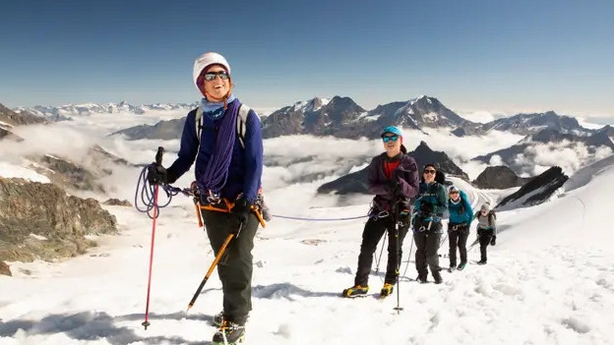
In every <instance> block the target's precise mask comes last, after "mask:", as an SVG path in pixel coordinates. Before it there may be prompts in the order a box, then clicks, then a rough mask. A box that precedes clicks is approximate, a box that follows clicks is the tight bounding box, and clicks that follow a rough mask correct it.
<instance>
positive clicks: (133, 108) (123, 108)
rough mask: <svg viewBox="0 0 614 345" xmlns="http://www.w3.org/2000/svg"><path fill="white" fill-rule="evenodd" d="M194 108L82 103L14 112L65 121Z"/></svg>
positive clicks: (22, 109) (159, 104)
mask: <svg viewBox="0 0 614 345" xmlns="http://www.w3.org/2000/svg"><path fill="white" fill-rule="evenodd" d="M195 107H196V103H192V104H188V103H154V104H142V105H132V104H130V103H128V102H126V101H121V102H119V103H105V104H95V103H84V104H67V105H62V106H59V107H53V106H41V105H37V106H35V107H32V108H23V107H20V108H16V109H15V111H27V112H29V113H31V114H34V115H37V116H42V117H46V118H50V119H53V120H56V121H57V120H65V119H67V117H72V116H80V115H92V114H117V113H132V114H144V113H146V112H149V111H155V110H177V109H182V110H184V109H185V110H191V109H194V108H195Z"/></svg>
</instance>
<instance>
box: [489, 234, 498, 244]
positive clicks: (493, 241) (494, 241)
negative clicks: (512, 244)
mask: <svg viewBox="0 0 614 345" xmlns="http://www.w3.org/2000/svg"><path fill="white" fill-rule="evenodd" d="M495 244H497V236H493V237H492V238H491V239H490V245H491V246H494V245H495Z"/></svg>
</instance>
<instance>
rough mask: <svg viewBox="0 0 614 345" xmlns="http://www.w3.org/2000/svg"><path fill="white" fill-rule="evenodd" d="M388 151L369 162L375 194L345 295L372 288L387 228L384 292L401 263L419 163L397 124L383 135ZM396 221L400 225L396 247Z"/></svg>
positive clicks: (389, 286) (361, 293)
mask: <svg viewBox="0 0 614 345" xmlns="http://www.w3.org/2000/svg"><path fill="white" fill-rule="evenodd" d="M381 137H382V140H383V142H384V148H385V149H386V152H384V153H382V154H380V155H378V156H376V157H374V158H373V159H372V160H371V164H369V166H368V168H367V171H368V183H369V191H370V192H371V193H373V194H375V197H374V198H373V202H372V209H371V212H370V218H369V220H367V223H366V224H365V227H364V230H363V233H362V244H361V246H360V254H359V256H358V269H357V270H356V277H355V278H354V286H352V287H350V288H347V289H345V290H343V296H346V297H355V296H358V295H364V294H366V293H367V292H368V291H369V285H368V282H369V273H370V272H371V265H372V263H373V253H375V249H376V247H377V244H378V243H379V241H380V240H381V238H382V236H383V235H384V233H386V231H388V239H389V241H388V264H387V266H386V277H385V279H384V287H383V288H382V289H381V295H382V296H387V295H389V294H390V293H392V289H393V286H394V284H395V282H396V279H397V275H398V265H399V263H400V262H401V256H402V253H401V249H400V248H401V247H402V245H403V239H404V237H405V235H406V234H407V230H408V228H409V221H410V211H409V209H410V202H409V200H410V199H412V198H414V197H415V196H416V194H417V193H418V183H419V177H418V166H417V164H416V161H415V160H414V159H413V158H412V157H411V156H409V155H407V150H406V149H405V147H404V146H403V133H402V132H401V130H400V129H399V128H397V127H393V126H390V127H386V128H384V130H383V131H382V134H381ZM397 221H398V222H399V223H400V224H402V225H400V226H399V233H398V247H397V232H396V225H397V224H396V223H397Z"/></svg>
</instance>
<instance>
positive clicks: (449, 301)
mask: <svg viewBox="0 0 614 345" xmlns="http://www.w3.org/2000/svg"><path fill="white" fill-rule="evenodd" d="M116 140H119V139H116ZM275 140H276V143H277V144H276V145H279V151H277V152H278V154H282V153H283V151H282V150H283V149H286V150H287V154H288V155H289V156H292V155H294V156H295V155H296V152H295V151H293V150H290V149H288V148H287V147H286V146H288V145H283V142H282V140H280V138H276V139H275ZM297 140H300V137H298V138H297V137H292V138H289V139H288V143H292V144H294V145H299V144H298V142H297ZM158 144H159V143H158V142H155V143H152V142H134V143H130V144H126V143H125V142H124V143H122V144H121V145H125V147H124V148H123V149H124V150H126V151H124V152H131V151H129V149H128V148H130V150H133V151H132V152H133V154H131V155H126V156H127V157H138V159H139V160H141V159H142V157H143V155H144V154H145V155H146V156H147V157H153V152H152V151H148V150H147V149H143V148H145V147H151V146H157V145H158ZM175 145H176V144H175ZM314 145H315V144H314V143H313V142H311V145H310V149H311V150H314V149H315V148H314ZM325 146H326V148H329V147H330V145H329V144H327V145H325ZM267 147H268V148H269V149H270V148H272V147H271V146H270V145H269V146H267ZM343 154H347V152H343ZM167 159H168V160H170V159H171V157H168V158H167ZM165 162H166V160H165ZM610 163H614V162H610ZM7 169H8V168H7ZM599 171H600V173H599V174H598V175H596V176H594V177H593V178H592V179H590V181H588V182H587V183H586V184H584V185H583V186H582V187H580V188H576V189H574V190H572V191H569V192H567V194H566V195H564V196H563V197H561V198H559V199H556V200H554V201H552V202H548V203H545V204H542V205H540V206H535V207H531V208H525V209H518V210H512V211H503V212H499V213H498V218H497V219H498V226H499V236H498V241H497V245H496V246H494V247H492V246H491V247H489V260H488V265H486V266H478V265H474V264H473V263H474V262H475V261H476V260H477V259H479V254H478V251H477V249H476V248H475V247H474V248H472V249H471V250H470V251H469V259H470V264H469V265H468V267H467V268H466V269H465V271H463V272H455V273H453V274H447V273H445V275H444V276H443V278H444V283H443V284H441V285H435V284H424V285H420V284H417V283H415V282H409V281H408V279H407V278H414V277H415V276H416V271H415V268H414V266H413V252H414V250H415V246H413V244H412V241H411V237H408V238H407V239H406V241H405V244H404V246H403V250H404V256H403V257H404V259H403V264H402V266H401V273H402V278H401V284H400V286H398V287H397V290H395V293H394V294H393V296H391V297H389V298H388V299H385V300H378V299H374V298H365V299H358V300H348V299H343V298H339V294H340V292H341V291H342V289H343V288H346V287H349V286H351V285H352V284H353V278H354V273H355V270H356V261H357V256H358V252H359V247H360V240H361V233H362V229H363V226H364V221H365V218H364V217H363V218H357V219H354V220H347V221H340V220H338V218H342V217H361V216H364V215H365V214H366V212H367V211H368V209H369V205H368V203H369V200H370V198H369V197H364V198H363V197H359V198H356V199H351V200H344V201H343V204H344V205H347V206H339V204H340V203H339V200H338V199H337V198H336V197H330V196H321V195H316V194H315V190H316V189H317V186H319V185H321V184H322V182H323V181H321V180H319V181H314V182H308V183H294V184H290V185H288V184H284V183H282V182H280V181H279V180H280V179H279V178H280V176H284V174H291V170H290V169H286V168H285V167H274V168H266V169H265V179H264V181H263V183H264V185H265V186H268V187H267V188H265V195H266V200H267V203H268V204H269V206H270V207H271V210H272V212H273V213H274V215H277V216H278V217H276V218H274V219H273V221H271V222H270V223H269V224H268V225H267V227H266V228H265V229H261V230H260V231H259V233H258V235H257V240H256V244H255V249H254V252H253V254H254V279H253V311H252V313H251V317H250V319H249V322H248V324H247V338H246V344H322V343H326V344H354V343H357V344H389V343H394V344H611V342H612V339H614V319H612V317H611V315H612V313H613V312H614V298H612V296H613V293H614V253H613V252H612V250H611V243H613V242H612V241H614V233H613V232H612V231H611V227H610V226H609V219H608V217H607V214H608V212H609V211H610V206H609V202H608V200H609V198H610V197H611V195H613V193H614V168H613V165H612V164H606V163H604V165H603V166H602V167H601V168H599ZM138 172H139V171H137V170H134V171H133V173H134V174H133V175H132V176H130V175H122V177H121V179H120V180H117V181H114V183H116V184H117V185H118V186H123V188H119V189H118V190H120V191H121V193H122V194H121V195H120V197H121V198H123V197H128V198H129V197H130V196H131V194H132V193H133V188H134V182H135V181H136V177H137V174H138ZM189 181H190V177H189V176H185V177H183V178H182V179H180V180H179V181H178V183H177V185H178V186H181V187H184V186H187V183H189ZM454 183H455V184H457V185H458V186H459V187H460V188H462V189H466V190H467V191H468V194H469V195H470V197H471V198H472V200H473V203H474V205H476V206H477V205H479V204H480V203H481V202H483V201H485V200H487V201H493V202H494V201H496V199H497V198H498V197H499V196H498V195H494V194H490V192H487V191H479V190H473V189H471V188H470V186H468V185H463V183H462V181H461V180H455V181H454ZM107 208H108V209H109V210H110V211H111V212H112V213H113V214H115V215H116V216H117V217H118V220H119V222H120V224H121V226H122V229H123V232H122V233H121V234H120V235H119V236H115V237H104V238H99V239H98V240H99V241H100V246H99V247H98V248H96V249H95V250H93V251H91V252H89V253H88V254H87V255H84V256H80V257H77V258H74V259H71V260H69V261H65V262H57V263H46V262H34V263H9V264H11V269H12V271H13V274H14V277H12V278H9V277H4V276H0V344H2V345H16V344H20V345H22V344H26V345H27V344H50V345H56V344H62V345H71V344H93V345H102V344H104V345H108V344H113V345H119V344H122V345H128V344H130V345H144V344H161V345H162V344H173V345H176V344H189V345H197V344H200V345H203V344H210V342H209V341H210V339H211V336H212V334H213V333H214V332H215V328H213V327H211V326H209V325H208V322H209V321H210V320H211V318H212V315H214V314H215V313H217V312H218V311H219V310H220V309H221V297H222V292H221V286H220V282H219V280H218V279H217V276H216V274H214V275H213V276H212V277H211V279H210V280H209V281H208V282H207V284H206V286H205V289H204V291H203V293H202V294H201V295H200V296H199V297H198V300H197V302H196V304H195V306H194V307H193V308H192V309H191V310H190V312H189V313H186V312H185V310H186V307H187V304H188V302H189V301H190V298H191V297H192V295H193V294H194V292H195V290H196V288H197V286H198V284H199V283H200V281H201V280H202V278H203V276H204V274H205V273H206V271H207V269H208V268H209V265H210V264H211V262H212V260H213V254H212V253H211V250H210V246H209V243H208V240H207V238H206V235H205V234H204V233H203V231H202V229H199V228H198V227H197V225H196V219H195V215H194V207H193V204H192V203H191V201H190V200H189V199H188V198H185V197H182V196H180V195H179V196H177V197H175V199H173V201H172V204H171V207H167V208H164V209H162V211H161V216H160V218H159V219H158V222H157V228H156V237H155V252H154V266H153V280H152V286H151V294H152V295H151V303H150V315H149V319H150V322H151V326H150V327H149V328H148V329H147V330H144V329H143V327H142V326H141V322H142V321H143V320H144V311H145V294H146V289H147V273H148V272H147V269H148V263H149V261H148V260H149V245H150V243H151V234H152V232H151V226H152V223H151V220H150V219H149V218H147V217H146V216H145V215H143V214H141V213H138V212H137V211H135V210H133V209H128V208H123V207H118V206H107ZM279 216H294V217H304V218H305V219H304V220H292V219H284V218H281V217H279ZM316 219H329V220H331V221H326V222H324V221H315V220H316ZM335 219H337V220H336V221H332V220H335ZM473 239H475V229H472V232H471V235H470V242H471V241H473ZM381 245H382V243H380V247H381ZM446 246H447V243H444V248H442V249H441V250H440V254H443V253H446V252H447V250H446V248H445V247H446ZM376 255H377V256H378V257H379V248H378V250H377V251H376ZM385 256H386V253H385V251H384V257H383V258H381V262H380V264H379V273H375V268H376V263H377V262H378V261H377V260H374V267H373V269H374V273H373V274H372V275H371V277H370V286H371V292H373V293H376V292H377V291H378V290H379V288H380V287H381V285H382V284H383V273H382V270H384V266H385V265H384V262H385ZM440 263H441V265H442V266H443V267H447V265H448V261H447V259H445V258H442V259H441V260H440ZM396 291H399V295H398V296H399V300H398V301H399V304H400V306H401V307H403V308H404V310H403V311H401V312H400V313H398V314H397V312H396V311H395V310H394V309H393V308H394V307H396V306H397V295H396Z"/></svg>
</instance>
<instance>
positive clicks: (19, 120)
mask: <svg viewBox="0 0 614 345" xmlns="http://www.w3.org/2000/svg"><path fill="white" fill-rule="evenodd" d="M0 122H4V123H6V124H8V125H11V126H23V125H32V124H35V123H47V121H46V120H45V119H44V118H42V117H39V116H36V115H32V114H30V113H28V112H26V111H23V112H20V113H16V112H14V111H12V110H11V109H9V108H7V107H5V106H4V105H2V104H0Z"/></svg>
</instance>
